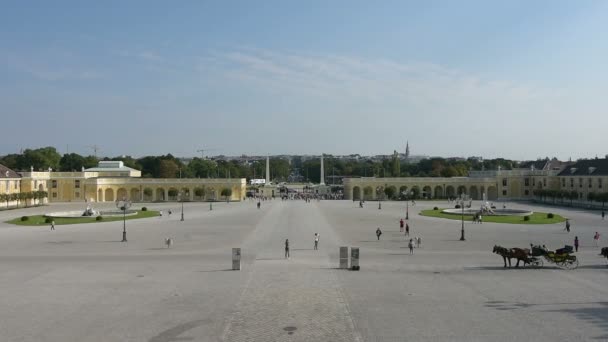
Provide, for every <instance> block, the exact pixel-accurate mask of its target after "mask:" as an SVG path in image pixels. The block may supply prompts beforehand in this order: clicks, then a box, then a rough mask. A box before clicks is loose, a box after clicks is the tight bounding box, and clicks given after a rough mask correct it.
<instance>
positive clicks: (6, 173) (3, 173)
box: [0, 164, 21, 178]
mask: <svg viewBox="0 0 608 342" xmlns="http://www.w3.org/2000/svg"><path fill="white" fill-rule="evenodd" d="M0 178H21V176H20V175H19V174H18V173H17V172H15V171H13V170H11V169H9V168H8V167H6V166H4V165H2V164H0Z"/></svg>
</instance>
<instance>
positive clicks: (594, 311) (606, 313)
mask: <svg viewBox="0 0 608 342" xmlns="http://www.w3.org/2000/svg"><path fill="white" fill-rule="evenodd" d="M583 304H584V303H583ZM588 304H589V305H592V306H587V307H582V308H564V309H555V310H547V311H545V312H560V313H568V314H571V315H573V316H574V317H576V318H578V319H580V320H582V321H585V322H587V323H590V324H593V325H595V326H597V327H599V328H600V329H602V331H603V332H604V334H603V335H602V336H596V337H594V339H596V340H606V339H608V302H597V303H588ZM598 305H600V307H598Z"/></svg>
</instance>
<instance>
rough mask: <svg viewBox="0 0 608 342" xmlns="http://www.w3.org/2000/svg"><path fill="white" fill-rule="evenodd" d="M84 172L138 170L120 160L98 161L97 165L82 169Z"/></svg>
mask: <svg viewBox="0 0 608 342" xmlns="http://www.w3.org/2000/svg"><path fill="white" fill-rule="evenodd" d="M84 171H85V172H120V171H123V172H124V171H139V170H135V169H133V168H130V167H128V166H125V164H124V163H123V162H122V161H100V162H99V164H98V165H97V167H92V168H90V169H86V170H84Z"/></svg>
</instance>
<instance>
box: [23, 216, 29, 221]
mask: <svg viewBox="0 0 608 342" xmlns="http://www.w3.org/2000/svg"><path fill="white" fill-rule="evenodd" d="M29 219H30V218H29V217H27V216H21V222H23V221H27V220H29Z"/></svg>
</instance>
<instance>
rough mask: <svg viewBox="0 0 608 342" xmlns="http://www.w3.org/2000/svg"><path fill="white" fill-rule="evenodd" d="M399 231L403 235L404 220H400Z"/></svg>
mask: <svg viewBox="0 0 608 342" xmlns="http://www.w3.org/2000/svg"><path fill="white" fill-rule="evenodd" d="M399 231H400V232H402V233H403V219H400V220H399Z"/></svg>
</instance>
